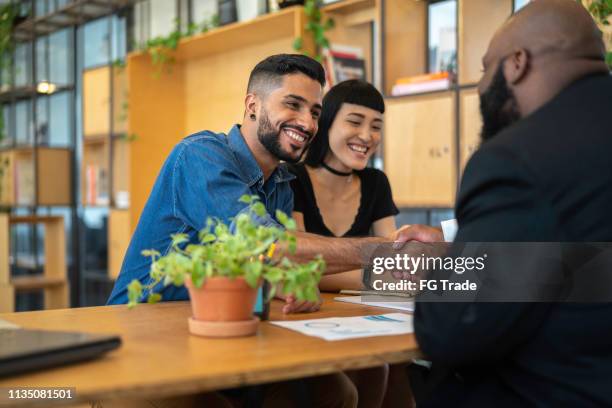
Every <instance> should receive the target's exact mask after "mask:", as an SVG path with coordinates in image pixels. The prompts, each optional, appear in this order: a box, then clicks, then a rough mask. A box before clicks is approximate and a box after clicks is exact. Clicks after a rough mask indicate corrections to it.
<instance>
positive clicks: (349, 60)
mask: <svg viewBox="0 0 612 408" xmlns="http://www.w3.org/2000/svg"><path fill="white" fill-rule="evenodd" d="M323 67H324V68H325V76H326V78H325V79H326V82H327V85H326V90H327V89H329V88H331V87H332V86H334V85H336V84H337V83H340V82H342V81H346V80H349V79H361V80H364V81H365V80H366V67H365V60H364V59H363V50H362V49H361V48H359V47H352V46H348V45H338V44H334V45H332V46H331V47H330V48H326V49H325V50H324V51H323Z"/></svg>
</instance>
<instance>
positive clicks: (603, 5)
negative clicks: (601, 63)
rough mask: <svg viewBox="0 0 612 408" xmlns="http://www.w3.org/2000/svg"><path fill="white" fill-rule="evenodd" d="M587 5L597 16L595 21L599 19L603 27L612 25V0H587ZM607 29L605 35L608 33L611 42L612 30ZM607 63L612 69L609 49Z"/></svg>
mask: <svg viewBox="0 0 612 408" xmlns="http://www.w3.org/2000/svg"><path fill="white" fill-rule="evenodd" d="M578 1H579V2H580V3H583V2H582V0H578ZM585 7H586V8H587V9H588V10H589V12H590V13H591V15H592V16H593V17H594V18H595V21H597V22H598V23H599V24H600V25H601V26H602V27H604V28H607V27H611V26H612V24H611V22H610V16H612V0H591V1H587V2H586V5H585ZM606 31H607V33H604V35H608V37H610V42H612V31H609V30H606ZM606 63H607V64H608V67H609V68H610V69H611V70H612V50H608V51H607V52H606Z"/></svg>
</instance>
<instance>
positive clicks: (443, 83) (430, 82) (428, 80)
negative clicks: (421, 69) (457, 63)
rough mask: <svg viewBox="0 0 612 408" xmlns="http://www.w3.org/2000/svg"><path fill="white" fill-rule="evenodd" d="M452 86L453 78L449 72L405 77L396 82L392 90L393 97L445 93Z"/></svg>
mask: <svg viewBox="0 0 612 408" xmlns="http://www.w3.org/2000/svg"><path fill="white" fill-rule="evenodd" d="M451 84H452V82H451V76H450V74H449V73H448V72H436V73H432V74H425V75H415V76H410V77H403V78H399V79H398V80H397V81H395V85H393V88H392V89H391V95H393V96H402V95H413V94H417V93H423V92H433V91H443V90H446V89H449V88H450V86H451Z"/></svg>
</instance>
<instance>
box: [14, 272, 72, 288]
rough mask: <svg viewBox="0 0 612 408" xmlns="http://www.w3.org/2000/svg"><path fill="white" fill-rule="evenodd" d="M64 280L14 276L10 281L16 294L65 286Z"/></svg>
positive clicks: (39, 276)
mask: <svg viewBox="0 0 612 408" xmlns="http://www.w3.org/2000/svg"><path fill="white" fill-rule="evenodd" d="M66 284H67V282H66V279H65V278H60V277H47V276H42V275H38V276H16V277H14V278H12V279H11V285H12V286H13V288H15V291H17V292H29V291H35V290H40V289H48V288H54V287H57V286H63V285H66Z"/></svg>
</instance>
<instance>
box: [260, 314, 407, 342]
mask: <svg viewBox="0 0 612 408" xmlns="http://www.w3.org/2000/svg"><path fill="white" fill-rule="evenodd" d="M270 323H272V324H274V325H276V326H280V327H284V328H286V329H290V330H295V331H297V332H300V333H302V334H305V335H307V336H314V337H319V338H322V339H324V340H328V341H336V340H347V339H358V338H363V337H375V336H392V335H398V334H409V333H412V332H413V331H414V328H413V326H412V315H410V314H406V313H388V314H382V315H372V316H355V317H327V318H324V319H310V320H294V321H286V322H285V321H276V322H270Z"/></svg>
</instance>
